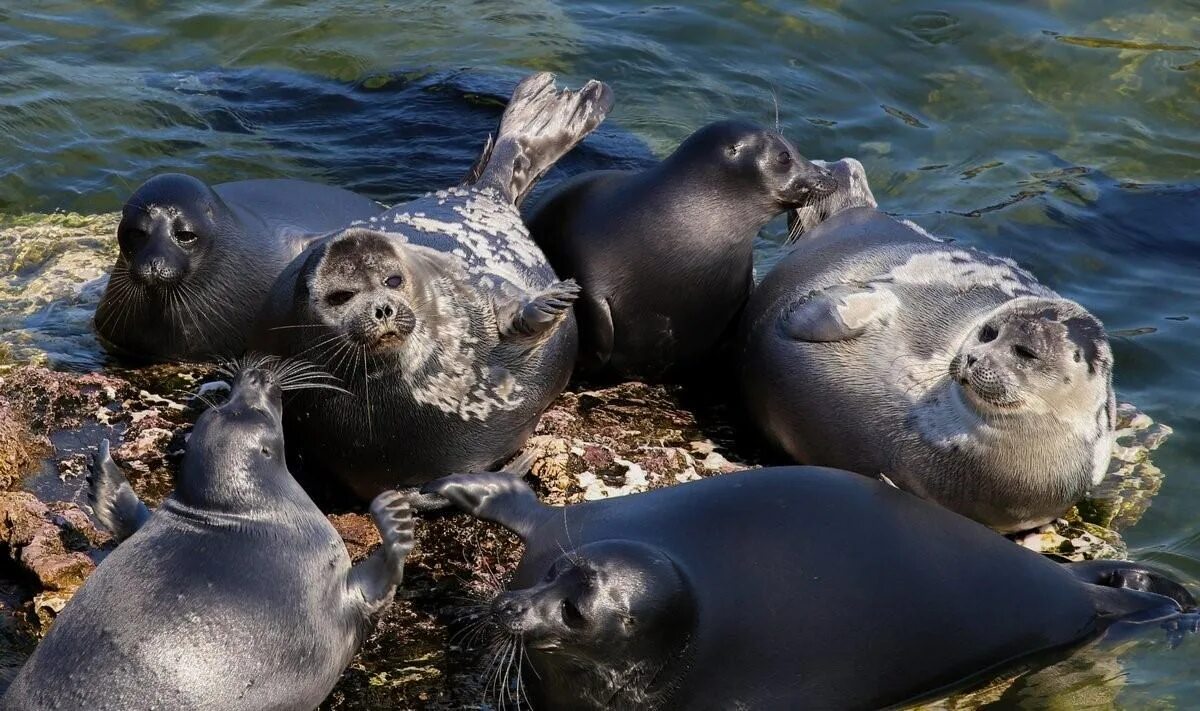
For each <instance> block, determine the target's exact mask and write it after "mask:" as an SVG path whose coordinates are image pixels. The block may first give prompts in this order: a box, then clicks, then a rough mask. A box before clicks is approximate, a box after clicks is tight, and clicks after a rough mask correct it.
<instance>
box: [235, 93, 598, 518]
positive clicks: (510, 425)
mask: <svg viewBox="0 0 1200 711" xmlns="http://www.w3.org/2000/svg"><path fill="white" fill-rule="evenodd" d="M611 106H612V94H611V92H610V91H609V89H608V87H607V86H605V85H604V84H601V83H599V82H595V81H592V82H589V83H588V84H587V85H586V86H584V87H583V88H582V89H581V90H580V91H579V92H577V93H576V92H570V91H564V92H561V93H556V90H555V87H554V77H553V75H551V74H547V73H543V74H536V75H533V76H531V77H528V78H526V79H525V80H524V81H522V82H521V83H520V84H519V85H518V86H517V88H516V90H515V92H514V94H513V98H512V101H511V102H510V103H509V105H508V107H507V109H506V110H505V112H504V115H503V116H502V117H501V121H500V130H499V134H498V136H497V138H496V140H495V141H494V142H492V141H491V140H490V139H489V141H488V144H487V146H486V147H485V149H484V152H483V155H482V156H481V157H480V159H479V160H478V162H477V163H476V164H475V166H474V167H473V168H472V169H471V171H470V173H469V175H468V176H467V179H466V181H465V182H464V183H463V184H462V185H460V186H459V187H455V188H451V189H449V190H442V191H439V192H436V193H433V194H430V195H426V196H424V197H422V198H419V199H417V200H414V201H412V202H409V203H406V204H403V205H399V206H396V207H393V208H392V209H390V210H388V211H387V212H385V213H383V214H382V215H380V216H378V217H377V218H373V219H372V220H370V221H368V223H367V224H366V225H365V227H362V228H351V229H347V230H343V231H340V232H338V233H335V234H333V235H331V236H329V237H327V238H326V239H324V240H322V241H321V242H319V243H317V244H316V245H314V246H313V247H311V248H310V249H309V250H307V251H306V252H305V253H304V254H302V255H301V256H300V257H298V258H297V259H296V260H295V261H294V262H293V263H292V264H291V265H289V267H288V268H287V269H286V270H284V273H283V274H282V275H280V277H279V279H278V280H277V281H276V283H275V285H274V287H273V288H272V291H271V294H270V296H269V298H268V299H267V302H266V304H265V305H264V308H263V313H262V316H261V318H260V322H259V325H258V326H257V327H256V337H255V340H254V341H253V343H254V346H255V348H256V349H258V350H263V351H265V352H269V353H274V354H277V355H280V356H286V357H291V356H303V357H304V358H306V359H309V360H312V361H315V362H317V363H318V365H321V366H322V367H324V368H325V369H326V370H328V371H329V372H331V373H333V374H335V375H337V376H339V377H340V378H341V379H342V380H343V382H344V384H345V387H346V388H347V389H348V390H349V391H351V392H352V393H353V394H354V395H355V397H345V396H337V395H332V394H329V393H327V392H318V391H304V392H300V393H297V396H296V397H295V398H294V399H292V400H289V403H288V410H287V419H288V433H289V441H290V442H292V443H296V444H298V447H297V448H296V449H295V450H294V452H293V456H294V457H295V459H294V461H297V462H298V465H299V467H300V469H302V470H304V472H305V476H306V479H308V480H309V481H314V482H324V481H328V480H330V479H331V478H332V479H334V480H336V481H340V482H342V483H343V484H345V485H346V487H347V488H349V490H350V492H351V493H352V494H354V495H356V496H357V497H358V498H360V499H363V500H368V499H370V497H372V496H374V495H375V494H377V493H379V491H381V490H383V489H387V488H391V487H394V486H411V485H415V484H419V483H424V482H426V481H429V480H430V479H433V478H436V477H438V476H442V475H445V474H449V473H453V472H462V471H478V470H482V469H487V468H489V467H491V466H492V465H494V464H495V463H497V462H500V461H502V460H504V459H506V458H507V457H509V456H510V455H512V454H513V453H514V452H516V451H517V450H518V449H520V447H521V445H522V444H523V443H524V441H525V439H526V438H527V437H528V436H529V435H530V434H531V433H532V431H533V428H534V426H535V425H536V424H537V421H538V418H539V417H540V416H541V414H542V412H543V411H544V410H545V409H546V407H547V406H548V405H549V404H550V401H551V400H553V398H554V397H555V396H556V395H558V394H559V393H560V392H561V391H562V389H563V388H564V387H566V384H567V380H568V379H569V378H570V374H571V370H572V368H573V366H574V363H575V354H576V351H577V348H578V338H577V334H576V327H575V320H574V317H573V315H572V313H571V304H572V302H573V301H574V300H575V298H576V295H577V294H578V290H579V288H578V286H577V285H576V284H575V283H574V282H571V281H561V280H559V279H558V277H557V276H556V275H555V273H554V270H553V269H552V268H551V267H550V265H549V264H548V263H547V262H546V259H545V256H544V255H543V254H542V252H541V250H539V249H538V247H537V245H536V244H534V243H533V241H532V240H530V239H529V234H528V231H527V230H526V229H525V226H524V224H523V223H522V222H521V216H520V213H519V212H518V209H517V205H518V204H519V203H520V201H521V199H522V198H523V197H524V196H525V195H526V193H527V192H528V191H529V190H530V188H531V187H532V186H533V184H534V182H535V181H536V180H537V179H538V178H539V177H540V176H541V175H542V174H543V173H545V172H546V171H547V170H548V169H549V168H550V167H551V165H553V163H554V162H555V161H556V160H557V159H558V158H559V157H560V156H562V155H563V154H564V153H566V152H567V151H569V150H570V149H571V147H572V146H574V145H575V144H576V143H578V142H579V141H581V140H583V138H584V136H586V135H587V134H588V133H589V132H590V131H592V130H593V129H594V128H596V126H598V125H599V124H600V122H601V121H602V120H603V119H604V117H605V115H606V114H607V113H608V111H609V109H610V108H611ZM308 474H312V476H308Z"/></svg>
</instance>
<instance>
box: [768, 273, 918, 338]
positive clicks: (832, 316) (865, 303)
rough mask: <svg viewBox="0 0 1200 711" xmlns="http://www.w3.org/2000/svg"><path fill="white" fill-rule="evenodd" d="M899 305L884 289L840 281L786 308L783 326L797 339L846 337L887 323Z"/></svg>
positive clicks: (788, 333)
mask: <svg viewBox="0 0 1200 711" xmlns="http://www.w3.org/2000/svg"><path fill="white" fill-rule="evenodd" d="M896 307H897V303H896V297H895V296H893V295H892V294H891V292H889V291H886V290H884V289H878V288H876V287H874V286H871V285H862V286H857V285H851V284H837V285H835V286H831V287H828V288H826V289H820V290H818V291H813V292H811V293H809V295H808V296H807V297H806V298H804V299H803V300H801V301H798V302H796V304H794V305H793V306H792V307H791V308H790V309H788V310H787V311H785V312H784V315H783V317H782V318H781V319H780V326H781V327H782V329H783V332H784V333H785V334H787V335H788V336H789V337H791V338H794V339H796V340H797V341H809V342H812V343H828V342H831V341H846V340H849V339H851V338H856V337H858V336H860V335H862V334H863V333H865V332H866V331H867V329H868V328H870V327H871V326H873V325H875V324H879V323H886V322H887V321H888V320H889V319H890V318H891V317H892V315H893V314H895V312H896Z"/></svg>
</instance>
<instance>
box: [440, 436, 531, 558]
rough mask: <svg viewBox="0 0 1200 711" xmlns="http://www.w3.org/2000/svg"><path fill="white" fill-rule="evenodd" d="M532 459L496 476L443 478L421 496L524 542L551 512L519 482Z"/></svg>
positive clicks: (527, 455) (513, 464)
mask: <svg viewBox="0 0 1200 711" xmlns="http://www.w3.org/2000/svg"><path fill="white" fill-rule="evenodd" d="M533 458H534V457H533V455H532V453H529V452H526V453H525V454H523V455H521V456H519V457H517V458H516V459H514V460H513V461H512V462H511V463H510V464H509V465H508V466H507V467H505V468H504V469H501V470H500V471H498V472H483V473H480V474H455V475H454V476H448V477H444V478H442V479H438V480H437V481H432V482H430V483H428V484H426V485H425V486H424V487H423V488H422V489H421V493H423V494H435V495H438V496H442V497H445V498H446V499H447V500H448V501H449V502H450V503H451V504H453V505H455V506H457V507H458V508H460V509H462V510H463V511H466V512H467V513H469V514H471V515H472V516H475V517H477V518H481V519H483V520H485V521H493V522H495V523H498V524H500V525H501V526H504V527H505V528H507V529H509V530H511V531H513V532H514V533H516V534H517V535H519V536H521V537H522V538H524V537H525V536H528V535H529V534H530V533H531V532H532V531H533V529H534V528H536V527H537V526H538V524H540V523H541V522H542V521H543V520H544V519H545V517H546V516H548V515H549V514H550V512H551V511H552V508H551V507H549V506H546V505H545V504H543V503H542V502H540V501H538V499H537V495H536V494H534V493H533V489H530V488H529V485H528V484H526V483H525V481H524V480H523V479H522V478H521V477H522V476H523V475H524V474H525V472H527V471H528V470H529V465H530V464H532V462H533Z"/></svg>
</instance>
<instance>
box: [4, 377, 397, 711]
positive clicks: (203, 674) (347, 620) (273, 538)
mask: <svg viewBox="0 0 1200 711" xmlns="http://www.w3.org/2000/svg"><path fill="white" fill-rule="evenodd" d="M284 385H285V386H286V383H284ZM281 397H282V392H281V383H280V382H279V380H277V378H276V373H275V372H274V371H273V370H271V369H267V368H258V367H251V368H249V369H246V370H244V371H242V372H241V373H240V375H239V376H238V377H237V379H236V381H235V383H234V386H233V390H232V394H231V396H230V399H229V401H228V402H226V403H225V404H224V405H222V406H221V407H218V408H214V409H211V410H209V411H207V412H205V413H204V414H203V415H202V416H201V417H200V419H199V421H198V422H197V423H196V429H195V431H194V432H193V433H192V435H191V438H190V439H189V441H188V447H187V454H186V455H185V457H184V460H183V465H182V467H181V469H180V472H179V477H178V479H177V481H176V489H175V491H174V493H172V494H171V496H169V497H168V498H167V499H166V500H165V501H164V502H163V504H162V506H160V507H159V508H158V509H157V510H156V511H154V512H153V513H150V512H149V510H147V508H146V507H145V506H144V505H143V504H142V503H141V502H140V501H139V500H138V499H137V496H136V495H134V493H133V491H132V489H130V488H129V484H128V483H127V482H126V481H125V477H124V476H123V475H122V474H121V472H120V470H119V469H117V467H116V465H115V464H113V462H112V460H111V459H110V458H109V457H108V449H107V446H105V447H103V448H102V452H101V455H100V457H98V460H97V463H96V465H95V466H94V467H93V473H92V476H91V484H92V500H93V506H94V509H95V512H96V515H97V518H99V519H100V521H101V522H102V523H104V524H105V525H106V526H108V528H109V529H110V530H112V531H113V532H114V534H116V536H117V537H118V538H122V537H127V538H125V540H122V541H121V542H120V544H119V545H118V546H117V548H116V550H114V551H113V552H112V553H111V554H110V555H109V556H108V557H107V558H105V559H104V561H103V562H102V563H101V564H100V566H99V567H98V568H97V569H96V572H95V573H93V574H92V576H91V577H89V578H88V579H87V581H86V582H85V583H84V584H83V586H82V587H81V588H80V589H79V592H77V593H76V594H75V596H74V597H73V598H72V599H71V601H70V602H69V603H68V604H67V606H66V607H65V608H64V609H63V611H62V612H61V613H60V614H59V616H58V618H57V619H56V620H55V622H54V625H53V627H52V628H51V629H50V633H49V634H48V635H46V638H45V639H44V640H43V641H42V643H41V644H40V645H38V647H37V649H36V650H35V651H34V653H33V656H31V657H30V658H29V660H28V661H27V662H26V663H25V666H24V667H23V668H22V669H21V671H20V672H19V674H18V675H17V677H16V679H15V680H14V681H13V683H12V686H11V687H9V689H8V692H7V694H6V695H5V696H4V699H3V702H0V707H2V708H4V709H14V710H15V709H20V710H21V711H32V710H34V709H46V710H47V711H49V709H80V710H82V709H151V708H157V709H245V710H246V711H250V710H252V709H253V710H256V711H257V710H259V709H311V708H315V707H316V706H317V705H318V704H320V703H321V701H322V700H323V699H324V698H325V697H326V696H327V695H328V694H329V692H330V690H331V689H333V687H334V684H335V683H336V682H337V680H338V677H339V676H340V675H341V673H342V671H343V670H344V669H345V668H346V666H347V665H348V664H349V663H350V660H351V658H352V657H353V656H354V653H355V652H356V651H357V650H358V647H359V644H360V643H361V642H362V641H363V639H364V637H365V636H366V635H367V634H368V633H369V632H370V631H371V629H372V627H373V621H374V620H375V618H376V616H377V614H378V613H379V612H380V611H381V610H382V609H383V608H384V607H386V606H387V605H388V604H390V602H391V600H392V596H393V594H394V593H395V590H396V586H397V585H399V584H400V582H401V579H402V577H403V572H404V560H405V558H406V556H407V555H408V552H409V550H410V549H411V548H412V546H413V522H412V515H411V511H410V507H409V503H408V500H407V499H406V498H405V497H403V496H402V495H400V494H398V493H397V492H394V491H393V492H386V493H384V494H381V495H380V496H379V497H378V498H377V499H376V500H375V501H374V503H373V504H372V505H371V515H372V517H373V518H374V520H375V525H376V526H378V528H379V533H380V535H381V537H382V539H383V546H382V547H380V548H379V549H377V550H376V551H375V552H374V553H372V554H371V555H370V556H369V557H368V558H367V559H366V560H363V561H361V562H359V563H358V564H357V565H354V566H351V563H350V556H349V554H347V552H346V547H345V545H344V544H343V543H342V540H341V538H340V537H339V536H338V533H337V531H335V530H334V528H333V526H332V525H331V524H330V523H329V521H328V520H327V519H326V518H325V516H324V515H323V514H322V513H321V512H320V510H318V509H317V507H316V506H315V505H314V504H313V503H312V501H311V500H310V499H309V498H308V496H307V495H306V494H305V493H304V490H303V489H301V488H300V486H299V484H297V483H296V481H295V480H294V479H293V478H292V476H291V475H290V474H289V473H288V470H287V468H286V467H285V466H284V451H283V430H282V423H281V421H280V409H281Z"/></svg>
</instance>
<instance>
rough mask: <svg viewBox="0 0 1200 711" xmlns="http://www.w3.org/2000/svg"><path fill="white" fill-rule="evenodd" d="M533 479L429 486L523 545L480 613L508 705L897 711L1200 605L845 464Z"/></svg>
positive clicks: (1128, 570)
mask: <svg viewBox="0 0 1200 711" xmlns="http://www.w3.org/2000/svg"><path fill="white" fill-rule="evenodd" d="M516 473H517V472H513V471H505V472H498V473H489V474H481V475H458V476H452V477H447V478H445V479H441V480H438V481H435V482H432V483H431V484H429V485H427V486H426V487H425V488H424V491H425V492H426V493H429V494H435V495H440V496H443V497H445V498H446V499H448V500H449V501H450V502H451V503H452V504H453V505H455V506H457V507H458V508H460V509H462V510H464V511H467V512H469V513H472V514H473V515H475V516H477V517H480V518H483V519H485V520H489V521H494V522H497V523H499V524H501V525H503V526H505V527H507V528H509V529H510V530H512V531H514V532H516V533H517V534H518V535H519V536H520V537H521V538H522V540H523V541H524V543H525V552H524V555H523V557H522V559H521V563H520V565H519V566H518V568H517V571H516V573H515V575H514V579H513V581H512V583H511V585H510V590H509V591H507V592H502V593H500V594H498V595H497V596H496V598H495V599H494V600H492V601H491V603H490V604H488V605H486V606H485V607H483V608H482V610H481V611H482V613H483V614H485V615H486V618H487V619H488V620H489V621H490V622H491V624H492V626H493V629H494V630H495V631H497V632H498V635H499V639H500V642H499V644H498V645H497V646H496V648H495V652H496V658H495V660H493V663H494V664H495V666H497V667H499V671H498V672H497V673H498V674H499V675H500V676H501V678H506V679H508V680H513V679H516V680H517V682H516V688H513V689H512V690H511V693H510V696H509V697H508V698H504V694H505V692H503V691H502V692H501V695H502V698H501V699H499V700H498V703H497V705H500V704H503V703H505V702H506V701H511V700H513V698H512V697H516V699H521V698H523V697H524V698H528V700H529V701H531V702H532V705H533V706H534V707H535V708H571V709H608V708H617V709H632V708H664V709H667V708H669V709H693V708H703V709H730V708H753V709H759V708H771V709H776V708H819V709H826V708H839V709H840V708H892V707H897V706H901V705H904V704H907V703H910V702H914V701H917V700H920V699H921V698H923V697H927V696H929V695H931V694H944V693H946V692H948V691H949V690H951V689H953V688H956V687H959V686H963V685H967V684H971V683H974V682H977V681H982V680H983V679H982V678H981V676H988V675H992V674H998V673H1001V672H1002V671H1004V670H1005V669H1006V668H1007V667H1009V666H1010V665H1016V664H1022V665H1023V664H1026V663H1029V662H1036V661H1037V660H1038V659H1039V656H1038V655H1039V654H1042V653H1047V652H1051V651H1059V650H1062V649H1065V648H1067V647H1069V646H1071V645H1074V644H1078V643H1082V642H1085V641H1087V640H1089V639H1092V638H1094V637H1095V636H1096V635H1098V634H1100V633H1102V632H1103V631H1104V630H1105V629H1106V627H1107V626H1108V625H1110V624H1112V623H1113V622H1115V621H1118V620H1120V621H1140V622H1154V623H1156V625H1155V626H1156V627H1157V623H1160V622H1162V621H1163V619H1164V617H1170V616H1177V615H1179V613H1180V612H1181V611H1185V610H1191V609H1194V607H1195V602H1194V600H1192V599H1191V596H1190V595H1188V594H1187V593H1186V591H1183V590H1182V589H1181V588H1180V587H1179V585H1178V584H1177V583H1173V582H1172V581H1170V580H1167V579H1164V578H1163V576H1161V574H1158V573H1156V572H1154V571H1149V570H1146V569H1144V568H1142V567H1140V566H1137V565H1134V564H1130V563H1126V562H1121V561H1106V562H1104V564H1103V565H1096V564H1093V563H1087V564H1082V565H1081V566H1079V567H1078V568H1077V567H1076V566H1067V565H1060V564H1058V563H1054V562H1052V561H1050V560H1049V559H1047V558H1045V557H1043V556H1041V555H1038V554H1036V553H1034V552H1032V551H1029V550H1027V549H1024V548H1022V547H1020V546H1016V545H1013V544H1012V543H1010V542H1009V541H1007V540H1005V539H1004V538H1003V537H1001V536H997V535H996V534H995V533H994V532H992V531H990V530H988V529H987V528H985V527H983V526H981V525H979V524H977V523H975V522H972V521H970V520H969V519H966V518H964V517H962V516H959V515H958V514H955V513H953V512H952V511H948V510H946V509H944V508H942V507H939V506H935V505H933V504H931V503H929V502H926V501H923V500H921V499H919V498H917V497H915V496H912V495H910V494H908V493H906V492H902V491H898V490H896V489H895V488H893V487H890V486H887V485H885V484H883V483H881V482H878V481H874V480H871V479H868V478H867V477H861V476H852V475H850V474H849V473H848V472H843V471H838V470H832V469H822V468H817V467H775V468H768V469H760V470H755V471H749V472H741V473H735V474H728V475H724V476H719V477H713V478H711V479H703V480H699V481H694V482H688V483H685V484H681V485H678V486H672V487H668V488H665V489H659V490H655V491H650V492H646V493H641V494H633V495H629V496H623V497H618V498H614V499H605V500H600V501H590V502H585V503H582V504H577V505H572V506H567V507H564V508H558V507H551V506H546V505H543V504H541V503H540V502H539V501H538V500H537V499H536V497H535V496H534V494H533V492H532V490H530V488H529V487H528V486H527V485H526V484H525V483H524V481H522V480H521V479H520V478H519V477H518V476H514V474H516ZM814 502H819V504H818V505H815V506H814V505H813V504H814ZM748 550H752V551H753V555H747V553H746V552H747V551H748ZM880 580H886V581H887V583H888V584H887V594H886V595H880V594H879V587H878V586H879V581H880ZM1126 585H1128V586H1129V587H1133V588H1137V589H1123V587H1124V586H1126ZM1144 590H1155V591H1162V592H1164V593H1165V594H1154V593H1150V592H1144ZM983 611H987V613H988V614H982V612H983ZM864 640H868V641H869V643H867V642H865V641H864ZM520 660H524V664H523V668H521V669H518V668H514V664H521V663H522V662H521V661H520ZM864 669H867V670H870V674H866V675H864V674H863V670H864Z"/></svg>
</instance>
